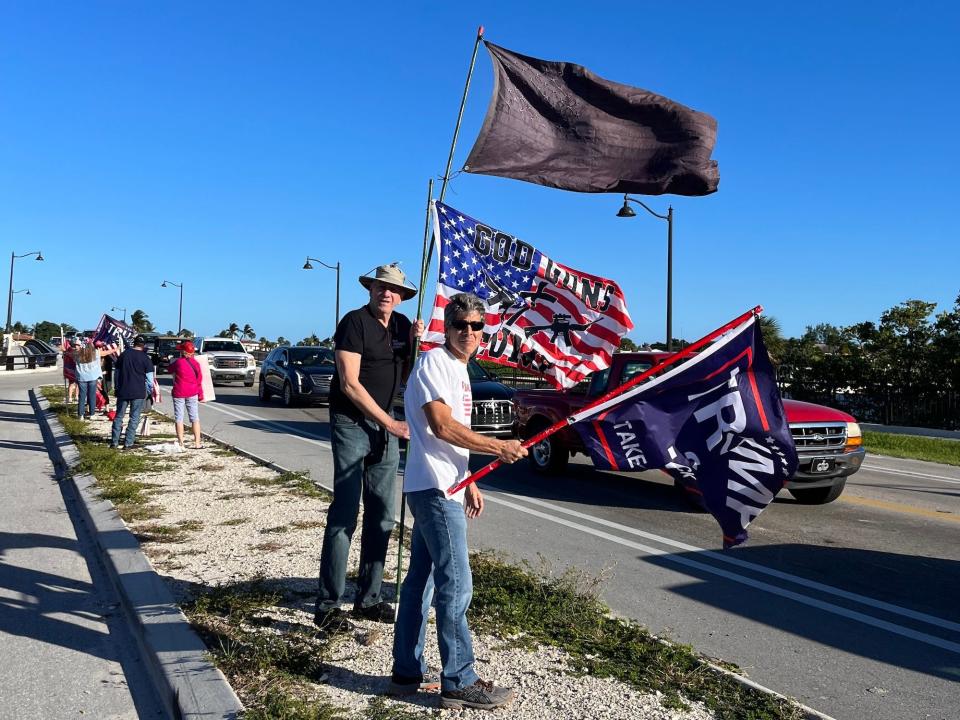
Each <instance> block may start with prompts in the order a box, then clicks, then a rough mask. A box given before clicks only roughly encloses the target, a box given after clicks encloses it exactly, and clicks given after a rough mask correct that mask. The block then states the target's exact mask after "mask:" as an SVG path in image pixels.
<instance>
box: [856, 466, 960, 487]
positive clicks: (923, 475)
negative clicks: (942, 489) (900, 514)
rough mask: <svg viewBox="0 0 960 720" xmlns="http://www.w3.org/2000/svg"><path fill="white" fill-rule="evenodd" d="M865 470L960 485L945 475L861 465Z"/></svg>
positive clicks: (956, 480)
mask: <svg viewBox="0 0 960 720" xmlns="http://www.w3.org/2000/svg"><path fill="white" fill-rule="evenodd" d="M860 467H861V469H863V470H873V471H874V472H881V473H889V474H890V475H908V476H910V477H915V478H922V479H924V480H940V481H941V482H948V483H953V484H954V485H960V479H957V478H951V477H947V476H945V475H931V474H930V473H921V472H913V471H912V470H894V469H891V468H882V467H878V466H877V465H866V464H864V465H861V466H860Z"/></svg>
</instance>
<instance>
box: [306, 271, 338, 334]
mask: <svg viewBox="0 0 960 720" xmlns="http://www.w3.org/2000/svg"><path fill="white" fill-rule="evenodd" d="M311 260H313V261H314V262H318V263H320V264H321V265H323V266H324V267H325V268H329V269H330V270H336V271H337V304H336V311H335V312H336V319H335V320H334V322H333V330H334V332H336V330H337V325H339V324H340V263H339V262H337V264H336V265H327V264H326V263H325V262H324V261H323V260H317V258H312V257H309V256H308V257H307V261H306V262H305V263H304V264H303V269H304V270H313V265H311V264H310V261H311Z"/></svg>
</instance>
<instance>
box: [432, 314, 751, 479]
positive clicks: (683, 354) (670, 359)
mask: <svg viewBox="0 0 960 720" xmlns="http://www.w3.org/2000/svg"><path fill="white" fill-rule="evenodd" d="M762 312H763V307H762V306H760V305H757V306H756V307H755V308H753V309H752V310H748V311H747V312H745V313H743V315H741V316H739V317H738V318H736V319H734V320H731V321H730V322H728V323H726V324H725V325H723V326H722V327H718V328H717V329H716V330H714V331H713V332H711V333H709V334H707V335H704V336H703V337H702V338H700V339H699V340H697V341H696V342H695V343H692V344H690V345H687V347H685V348H684V349H683V350H681V351H680V352H677V353H674V354H673V355H669V356H667V357H665V358H664V359H663V360H661V361H660V362H659V363H657V364H656V365H654V366H653V367H652V368H650V369H649V370H647V371H645V372H642V373H640V374H639V375H637V376H636V377H633V378H631V379H630V380H629V381H628V382H626V383H624V384H623V385H620V386H619V387H616V388H614V389H613V390H610V391H609V392H607V393H605V394H603V395H601V396H600V397H598V398H597V399H596V400H594V401H593V402H591V403H588V404H587V405H585V406H584V407H582V408H581V409H580V410H578V411H577V415H580V414H582V413H583V412H584V411H586V410H589V409H590V408H594V407H597V406H598V405H602V404H603V403H605V402H607V401H609V400H612V399H613V398H615V397H617V396H618V395H622V394H623V393H624V392H626V391H627V390H629V389H630V388H632V387H634V386H635V385H638V384H639V383H642V382H643V381H644V380H646V379H647V378H649V377H651V376H653V375H656V374H657V373H659V372H660V371H661V370H663V369H664V368H667V367H669V366H670V365H673V364H675V363H677V362H679V361H680V360H683V359H684V358H688V357H690V356H691V355H692V354H693V353H695V352H697V350H699V349H700V348H702V347H703V346H704V345H706V344H707V343H709V342H712V341H713V340H715V339H716V338H718V337H719V336H720V335H723V334H724V333H725V332H727V331H728V330H731V329H732V328H735V327H736V326H737V325H740V324H741V323H744V322H746V321H747V320H748V319H749V318H750V316H752V315H759V314H760V313H762ZM571 417H572V416H571ZM569 424H570V418H565V419H563V420H560V421H558V422H555V423H554V424H553V425H551V426H550V427H548V428H547V429H546V430H542V431H540V432H538V433H537V434H536V435H534V436H533V437H532V438H530V439H529V440H527V441H525V442H524V443H523V446H524V447H525V448H528V449H529V448H531V447H533V446H534V445H536V444H537V443H538V442H540V441H541V440H543V439H544V438H546V437H549V436H550V435H553V434H554V433H555V432H557V431H559V430H562V429H563V428H565V427H567V425H569ZM500 465H502V463H501V462H500V461H499V460H494V461H493V462H491V463H489V464H487V465H484V466H483V467H482V468H480V469H479V470H477V471H476V472H475V473H471V474H470V475H468V476H467V477H465V478H464V479H463V480H461V481H460V482H459V483H457V484H456V485H454V486H452V487H450V488H449V489H448V490H447V495H453V494H454V493H456V492H459V491H460V490H462V489H463V488H465V487H466V486H467V485H470V484H471V483H475V482H477V480H479V479H480V478H482V477H484V476H485V475H489V474H490V473H492V472H493V471H494V470H496V469H497V468H498V467H500Z"/></svg>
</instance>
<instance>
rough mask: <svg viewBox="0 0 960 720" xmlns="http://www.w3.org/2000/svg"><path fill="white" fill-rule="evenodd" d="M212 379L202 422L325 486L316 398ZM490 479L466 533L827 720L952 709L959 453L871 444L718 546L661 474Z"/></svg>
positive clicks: (959, 693)
mask: <svg viewBox="0 0 960 720" xmlns="http://www.w3.org/2000/svg"><path fill="white" fill-rule="evenodd" d="M165 382H169V380H165ZM217 394H218V397H217V402H216V403H212V404H209V405H206V406H204V407H202V409H201V421H202V423H203V425H204V429H205V430H207V431H211V432H213V433H214V434H215V435H216V436H217V437H220V438H222V439H224V440H226V441H228V442H231V443H235V444H237V445H239V446H241V447H243V448H245V449H247V450H250V451H251V452H255V453H257V454H258V455H261V456H262V457H264V458H267V459H270V460H273V461H275V462H278V463H280V464H282V465H284V466H285V467H288V468H291V469H307V470H310V472H311V476H312V477H313V478H314V480H315V481H317V482H320V483H321V484H327V485H329V483H330V480H331V474H332V470H331V462H330V457H329V427H328V424H327V411H326V408H323V407H320V408H293V409H285V408H283V407H281V405H280V403H279V401H277V400H273V401H271V402H270V403H269V404H267V405H263V404H261V403H260V402H259V401H258V400H257V398H256V394H255V392H254V391H253V390H252V389H251V390H248V389H246V388H243V387H242V386H239V385H238V386H232V387H223V386H221V387H218V388H217ZM166 409H167V410H169V409H170V405H169V400H167V401H166ZM485 461H486V459H484V458H477V459H476V460H475V464H476V466H478V467H479V466H480V465H482V464H483V463H484V462H485ZM488 480H489V481H488V482H483V483H481V487H483V488H485V490H486V497H487V500H488V511H487V512H486V513H485V515H484V517H483V518H481V519H480V520H479V521H477V522H473V523H471V547H474V548H479V547H489V548H495V549H498V550H503V551H506V552H508V553H510V554H511V555H513V556H514V557H519V558H525V559H529V560H532V561H533V562H535V563H541V562H542V563H544V564H545V565H546V566H547V567H549V568H551V569H553V570H560V569H563V568H565V567H568V566H573V567H576V568H579V569H582V570H584V571H586V572H587V573H589V574H591V575H598V574H599V575H601V576H602V585H601V587H602V595H603V598H604V600H605V601H606V602H607V604H608V605H609V606H610V607H611V608H612V610H613V611H614V612H616V613H618V614H620V615H623V616H627V617H630V618H633V619H635V620H637V621H639V622H641V623H643V624H644V625H646V626H647V627H649V628H650V629H651V630H652V631H653V632H655V633H658V634H663V635H665V636H668V637H670V638H672V639H674V640H677V641H680V642H683V643H689V644H691V645H693V646H694V647H695V648H696V649H697V650H699V651H701V652H703V653H705V654H707V655H710V656H712V657H716V658H719V659H723V660H725V661H729V662H734V663H736V664H737V665H739V666H740V667H741V668H742V669H743V670H744V672H745V673H746V674H747V675H748V676H749V677H751V678H752V679H753V680H755V681H757V682H760V683H761V684H763V685H766V686H768V687H771V688H773V689H775V690H777V691H779V692H782V693H785V694H787V695H791V696H794V697H796V698H798V699H799V700H800V701H801V702H803V703H805V704H807V705H810V706H812V707H814V708H817V709H819V710H821V711H823V712H826V713H828V714H830V715H833V716H834V717H836V718H843V719H847V718H851V719H856V720H861V719H862V720H906V719H908V718H934V719H936V720H941V719H942V720H946V719H947V718H950V719H951V720H953V719H955V718H957V717H960V710H958V709H957V708H960V683H958V680H960V602H958V601H957V598H958V597H960V547H958V542H957V540H958V531H960V468H954V467H949V466H943V465H935V464H931V463H919V462H913V461H903V460H893V459H890V458H882V457H876V456H869V457H868V458H867V461H866V463H865V465H864V469H863V470H861V472H859V473H858V474H856V475H854V476H853V477H852V478H851V479H850V480H849V481H848V484H847V491H846V492H845V493H844V495H843V496H841V498H840V499H839V500H837V501H836V502H834V503H831V504H829V505H825V506H805V505H799V504H797V503H795V502H793V500H792V499H791V498H790V496H789V494H788V493H782V494H781V496H780V497H778V498H777V500H776V501H775V502H774V503H773V505H771V506H770V507H769V508H768V509H767V510H766V511H765V512H764V513H763V514H762V515H761V516H760V517H759V518H758V519H757V520H756V521H755V522H754V523H753V525H752V526H751V540H750V541H749V542H748V543H747V544H746V545H745V546H743V547H740V548H737V549H735V550H732V551H726V552H724V551H722V550H721V549H720V548H721V539H720V531H719V528H718V526H717V525H716V523H715V522H714V521H713V520H712V518H710V517H708V516H705V515H700V514H696V513H693V512H690V511H689V510H688V509H687V508H686V506H685V505H684V503H683V501H682V500H681V499H679V498H678V497H677V495H676V494H675V493H674V491H673V488H672V483H671V482H669V481H668V480H667V479H666V478H665V476H663V475H661V474H660V473H639V474H616V473H604V472H599V471H596V470H594V469H593V468H592V467H591V466H590V465H589V464H588V463H587V462H585V461H583V460H579V461H575V462H573V463H572V464H571V465H570V468H569V470H568V472H567V473H566V474H565V475H564V476H563V477H559V478H542V477H539V476H536V475H534V474H532V473H531V472H530V471H529V470H528V468H527V467H526V465H525V464H517V465H514V466H512V467H508V468H504V469H501V470H498V471H497V472H496V473H494V474H492V475H490V476H488Z"/></svg>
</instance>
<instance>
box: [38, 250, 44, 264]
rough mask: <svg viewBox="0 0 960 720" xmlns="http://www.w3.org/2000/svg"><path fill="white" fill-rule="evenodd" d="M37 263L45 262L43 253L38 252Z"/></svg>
mask: <svg viewBox="0 0 960 720" xmlns="http://www.w3.org/2000/svg"><path fill="white" fill-rule="evenodd" d="M37 261H38V262H43V253H42V252H39V251H38V252H37Z"/></svg>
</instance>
